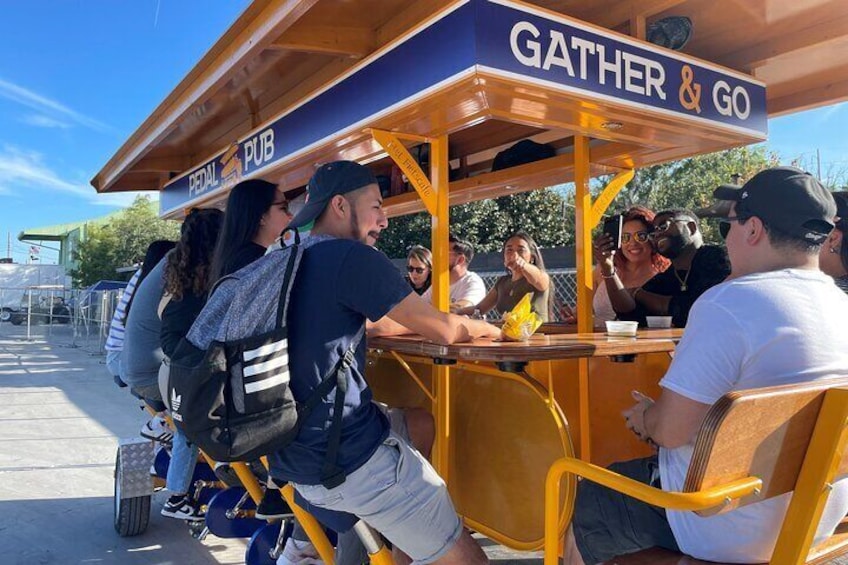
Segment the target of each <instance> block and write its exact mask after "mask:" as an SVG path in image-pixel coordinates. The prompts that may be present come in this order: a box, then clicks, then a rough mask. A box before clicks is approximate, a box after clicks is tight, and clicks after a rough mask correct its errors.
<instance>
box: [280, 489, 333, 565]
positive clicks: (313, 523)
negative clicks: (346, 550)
mask: <svg viewBox="0 0 848 565" xmlns="http://www.w3.org/2000/svg"><path fill="white" fill-rule="evenodd" d="M280 494H281V495H282V496H283V499H284V500H285V501H286V502H287V503H288V505H289V506H290V507H291V509H292V512H293V513H294V517H295V519H296V520H297V521H298V522H299V523H300V525H301V526H303V531H305V532H306V535H307V536H308V537H309V540H310V541H311V542H312V545H314V546H315V549H316V550H317V551H318V555H320V556H321V559H322V560H323V561H324V563H325V565H333V564H334V563H335V560H334V554H335V549H334V548H333V544H331V543H330V540H329V539H327V534H325V533H324V528H323V527H322V526H321V524H319V523H318V520H316V519H315V518H314V517H313V516H312V514H310V513H309V512H307V511H306V510H304V509H303V508H301V507H300V506H298V504H297V503H296V502H295V501H294V487H293V486H291V485H290V484H287V485H285V486H284V487H283V488H281V489H280Z"/></svg>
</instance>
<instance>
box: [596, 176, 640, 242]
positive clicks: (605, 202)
mask: <svg viewBox="0 0 848 565" xmlns="http://www.w3.org/2000/svg"><path fill="white" fill-rule="evenodd" d="M635 174H636V171H634V170H633V169H626V170H624V171H621V172H620V173H618V174H617V175H615V176H614V177H613V179H612V180H611V181H610V182H609V184H608V185H606V186H605V187H604V189H603V190H602V191H601V193H600V194H599V195H598V197H597V198H596V199H595V203H594V204H592V214H591V216H590V218H589V229H590V230H592V229H594V228H595V226H597V225H598V224H599V223H600V222H601V217H603V215H604V212H606V211H607V208H609V205H610V204H612V201H613V200H615V197H616V196H618V193H619V192H621V189H622V188H624V185H626V184H627V183H628V182H630V181H631V180H633V176H634V175H635Z"/></svg>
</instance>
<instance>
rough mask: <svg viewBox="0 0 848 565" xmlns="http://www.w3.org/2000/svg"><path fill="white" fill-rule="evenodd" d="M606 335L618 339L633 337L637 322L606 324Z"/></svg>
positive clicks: (637, 325)
mask: <svg viewBox="0 0 848 565" xmlns="http://www.w3.org/2000/svg"><path fill="white" fill-rule="evenodd" d="M606 325H607V335H611V336H618V337H635V336H636V329H637V328H638V327H639V322H618V321H612V322H606Z"/></svg>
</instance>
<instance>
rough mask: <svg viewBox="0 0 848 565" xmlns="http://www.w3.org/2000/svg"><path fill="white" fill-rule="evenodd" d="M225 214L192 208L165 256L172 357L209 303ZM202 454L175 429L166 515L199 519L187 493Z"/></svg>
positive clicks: (165, 337)
mask: <svg viewBox="0 0 848 565" xmlns="http://www.w3.org/2000/svg"><path fill="white" fill-rule="evenodd" d="M223 219H224V213H223V212H221V211H220V210H217V209H214V208H210V209H205V210H200V209H197V208H195V209H193V210H192V211H191V212H189V214H188V216H186V218H185V221H184V222H183V226H182V230H181V231H182V235H181V236H180V241H179V242H177V246H176V248H175V249H174V251H173V252H172V253H170V254H169V255H168V257H166V258H165V271H164V276H165V289H164V290H165V293H166V294H165V295H164V297H163V299H162V300H161V302H160V304H159V306H158V308H159V309H160V315H161V317H162V324H161V328H160V331H159V338H160V341H161V345H162V351H163V353H164V354H165V355H166V356H168V357H170V356H171V355H173V354H174V352H175V351H176V349H177V345H178V344H179V343H180V340H182V339H183V338H184V337H185V336H186V334H188V330H189V329H191V325H192V324H193V323H194V320H195V319H196V318H197V316H198V315H199V314H200V311H201V310H202V309H203V305H204V304H206V296H207V293H208V292H209V288H210V284H209V271H210V266H211V263H212V253H213V251H214V250H215V243H216V242H217V240H218V234H219V233H220V231H221V224H222V223H223ZM163 305H164V309H162V308H163ZM160 398H161V397H160ZM198 455H200V453H199V451H198V449H197V446H196V445H194V444H191V443H189V441H188V438H186V436H185V434H184V433H183V432H182V431H181V430H180V429H179V428H176V429H175V430H174V443H173V448H172V449H171V463H170V464H169V465H168V477H167V479H166V484H165V486H166V488H167V489H168V490H169V491H171V493H173V494H171V497H170V498H169V499H168V500H167V501H166V502H165V506H164V507H163V508H162V515H163V516H168V517H171V518H181V519H187V520H197V519H200V517H201V513H200V509H199V508H197V507H196V506H195V505H194V503H193V502H192V500H191V499H190V497H189V495H188V491H189V487H191V478H192V476H193V475H194V467H195V464H196V463H197V457H198Z"/></svg>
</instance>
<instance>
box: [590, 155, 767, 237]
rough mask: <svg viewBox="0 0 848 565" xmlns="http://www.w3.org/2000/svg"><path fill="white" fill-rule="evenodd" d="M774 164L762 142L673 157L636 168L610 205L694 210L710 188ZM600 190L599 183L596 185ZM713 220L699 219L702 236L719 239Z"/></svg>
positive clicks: (612, 208)
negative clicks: (661, 162)
mask: <svg viewBox="0 0 848 565" xmlns="http://www.w3.org/2000/svg"><path fill="white" fill-rule="evenodd" d="M777 164H778V159H777V156H776V155H775V154H774V153H771V152H770V151H768V149H767V148H766V147H764V146H762V145H758V146H748V147H737V148H735V149H728V150H726V151H719V152H717V153H709V154H706V155H700V156H697V157H691V158H689V159H683V160H681V161H673V162H671V163H664V164H661V165H654V166H652V167H645V168H644V169H639V170H638V171H636V176H635V177H634V178H633V180H632V181H630V182H629V183H628V184H627V186H626V187H625V188H624V189H623V190H622V191H621V192H620V193H619V195H618V196H617V197H616V199H615V200H614V201H613V203H612V205H611V206H610V211H611V212H620V211H623V210H626V209H628V208H629V207H631V206H633V205H635V204H639V205H642V206H646V207H648V208H650V209H652V210H654V211H656V212H659V211H660V210H668V209H671V208H684V209H688V210H695V209H697V208H702V207H705V206H709V205H710V204H711V203H712V202H713V197H712V194H713V190H715V188H716V187H717V186H719V185H721V184H728V183H732V182H733V179H734V175H739V176H738V177H737V178H738V182H739V183H740V184H741V183H743V182H744V181H745V180H747V179H749V178H751V177H752V176H753V175H754V174H756V173H757V172H759V171H761V170H762V169H764V168H766V167H771V166H774V165H777ZM597 190H600V187H598V188H597ZM714 223H715V222H714V221H710V220H707V221H705V222H703V226H702V229H703V232H704V237H705V239H706V240H707V241H708V242H710V243H717V242H719V241H720V237H719V235H718V229H717V226H715V225H714Z"/></svg>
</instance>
